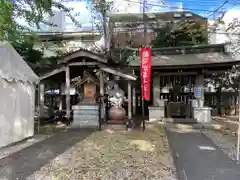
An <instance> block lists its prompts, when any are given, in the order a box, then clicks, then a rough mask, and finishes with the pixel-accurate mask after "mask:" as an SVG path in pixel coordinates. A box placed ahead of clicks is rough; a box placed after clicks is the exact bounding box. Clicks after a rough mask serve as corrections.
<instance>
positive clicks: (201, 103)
mask: <svg viewBox="0 0 240 180" xmlns="http://www.w3.org/2000/svg"><path fill="white" fill-rule="evenodd" d="M197 88H199V90H200V96H199V97H197V96H198V94H197V92H196V91H197ZM194 93H195V94H194V95H195V97H196V98H197V99H198V107H203V106H204V75H203V74H198V75H197V76H196V87H195V91H194Z"/></svg>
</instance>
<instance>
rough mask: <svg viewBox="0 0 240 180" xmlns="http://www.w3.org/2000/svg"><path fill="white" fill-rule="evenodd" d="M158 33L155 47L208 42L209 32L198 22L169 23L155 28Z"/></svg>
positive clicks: (154, 43)
mask: <svg viewBox="0 0 240 180" xmlns="http://www.w3.org/2000/svg"><path fill="white" fill-rule="evenodd" d="M155 32H156V33H157V37H156V40H155V41H154V42H153V47H156V48H159V47H175V46H184V45H196V44H206V43H207V32H206V29H204V27H203V26H202V25H200V24H198V23H196V22H185V23H177V24H174V25H173V24H167V25H166V26H164V27H162V28H157V29H155Z"/></svg>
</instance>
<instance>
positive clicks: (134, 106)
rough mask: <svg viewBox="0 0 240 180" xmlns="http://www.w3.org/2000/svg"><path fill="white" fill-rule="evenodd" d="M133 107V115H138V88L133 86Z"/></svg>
mask: <svg viewBox="0 0 240 180" xmlns="http://www.w3.org/2000/svg"><path fill="white" fill-rule="evenodd" d="M132 107H133V115H136V88H135V87H134V88H132Z"/></svg>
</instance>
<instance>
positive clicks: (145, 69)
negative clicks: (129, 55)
mask: <svg viewBox="0 0 240 180" xmlns="http://www.w3.org/2000/svg"><path fill="white" fill-rule="evenodd" d="M151 56H152V55H151V48H148V47H147V48H140V61H141V87H142V99H144V100H146V101H149V100H150V91H151V89H150V88H151V59H152V57H151Z"/></svg>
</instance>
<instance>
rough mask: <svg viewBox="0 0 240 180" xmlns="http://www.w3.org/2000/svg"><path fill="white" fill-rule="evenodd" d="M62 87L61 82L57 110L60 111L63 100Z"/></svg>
mask: <svg viewBox="0 0 240 180" xmlns="http://www.w3.org/2000/svg"><path fill="white" fill-rule="evenodd" d="M62 91H63V88H62V84H61V85H60V87H59V110H60V111H61V110H62V109H63V100H62V94H63V92H62Z"/></svg>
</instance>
